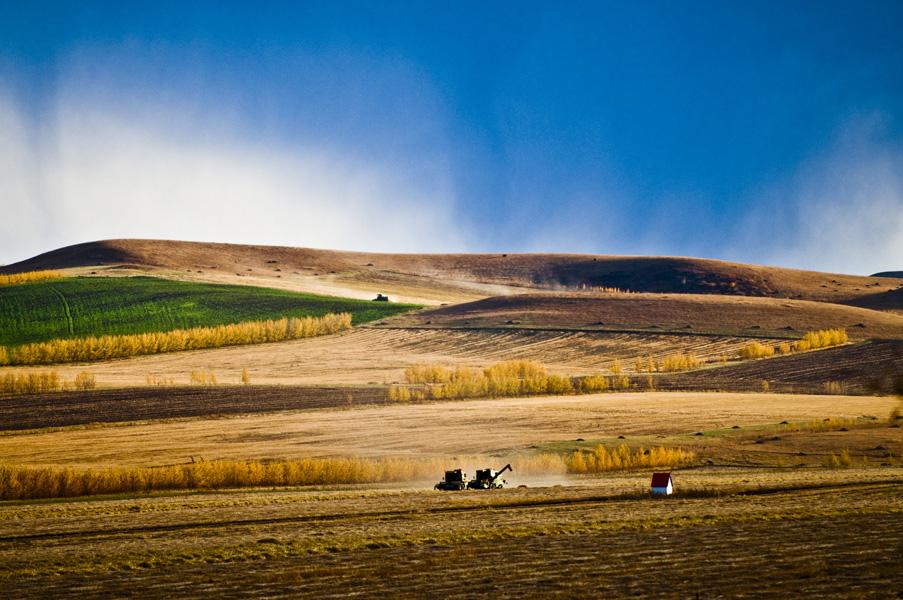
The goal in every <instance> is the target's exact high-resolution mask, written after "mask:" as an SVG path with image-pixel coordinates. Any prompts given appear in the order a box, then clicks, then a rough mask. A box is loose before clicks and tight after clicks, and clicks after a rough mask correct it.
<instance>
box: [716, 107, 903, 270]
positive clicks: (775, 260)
mask: <svg viewBox="0 0 903 600" xmlns="http://www.w3.org/2000/svg"><path fill="white" fill-rule="evenodd" d="M881 129H882V123H881V118H880V115H871V116H869V117H868V118H865V119H855V120H853V121H851V123H850V124H848V126H847V127H846V128H845V129H844V130H843V131H842V132H841V133H840V135H839V136H838V137H837V139H836V140H835V142H834V144H833V145H832V147H831V148H829V149H828V150H827V151H826V152H825V153H824V154H822V155H820V156H817V157H814V158H812V159H811V160H810V161H808V162H807V163H806V164H804V165H802V166H801V167H800V168H799V169H798V171H797V173H796V176H795V177H794V178H793V179H792V180H790V181H787V182H782V183H781V184H779V185H774V186H772V187H771V188H769V189H767V190H766V191H764V192H762V193H761V194H759V195H757V196H755V197H753V198H752V200H751V206H750V210H749V215H748V217H747V219H746V221H745V222H743V223H742V224H741V229H740V232H739V235H738V239H739V240H740V244H738V245H736V246H734V247H733V248H731V249H730V252H729V254H730V256H731V257H732V258H734V259H737V260H750V259H751V258H752V259H759V260H761V261H762V262H767V263H771V264H785V265H788V266H794V267H799V268H804V269H816V270H821V271H832V272H841V273H856V274H864V275H868V274H871V273H874V272H877V271H897V270H900V269H903V149H901V148H899V147H895V146H893V145H890V144H887V143H884V142H882V141H881V140H880V132H881Z"/></svg>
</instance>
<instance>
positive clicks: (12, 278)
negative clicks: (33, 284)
mask: <svg viewBox="0 0 903 600" xmlns="http://www.w3.org/2000/svg"><path fill="white" fill-rule="evenodd" d="M62 276H63V274H62V273H60V272H59V271H29V272H28V273H13V274H11V275H0V285H15V284H17V283H26V282H28V281H43V280H45V279H59V278H60V277H62Z"/></svg>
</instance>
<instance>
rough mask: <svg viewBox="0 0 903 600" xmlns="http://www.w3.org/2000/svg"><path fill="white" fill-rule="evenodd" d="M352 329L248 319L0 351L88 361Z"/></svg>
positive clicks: (17, 359)
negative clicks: (225, 323)
mask: <svg viewBox="0 0 903 600" xmlns="http://www.w3.org/2000/svg"><path fill="white" fill-rule="evenodd" d="M350 328H351V314H350V313H340V314H333V313H330V314H326V315H323V316H322V317H301V318H297V317H291V318H283V319H277V320H268V321H247V322H244V323H234V324H231V325H217V326H214V327H194V328H191V329H176V330H173V331H166V332H155V333H137V334H129V335H104V336H99V337H85V338H74V339H57V340H49V341H46V342H37V343H33V344H23V345H21V346H13V347H10V348H3V347H0V365H40V364H54V363H65V362H87V361H96V360H107V359H111V358H128V357H131V356H140V355H144V354H159V353H163V352H179V351H182V350H200V349H204V348H219V347H222V346H237V345H241V344H262V343H265V342H281V341H284V340H295V339H301V338H308V337H314V336H318V335H327V334H330V333H337V332H339V331H343V330H346V329H350Z"/></svg>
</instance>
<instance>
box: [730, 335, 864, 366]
mask: <svg viewBox="0 0 903 600" xmlns="http://www.w3.org/2000/svg"><path fill="white" fill-rule="evenodd" d="M848 341H849V338H848V337H847V331H846V329H819V330H817V331H807V332H806V334H805V335H804V336H803V338H802V339H799V340H796V341H795V342H792V343H788V342H783V343H781V344H778V346H777V347H775V346H771V345H769V344H763V343H761V342H750V343H749V344H747V345H745V346H743V347H742V348H741V349H740V358H742V359H743V360H750V359H753V358H768V357H769V356H774V355H775V353H777V354H790V353H791V352H806V351H807V350H818V349H819V348H829V347H831V346H840V345H842V344H846V343H847V342H848Z"/></svg>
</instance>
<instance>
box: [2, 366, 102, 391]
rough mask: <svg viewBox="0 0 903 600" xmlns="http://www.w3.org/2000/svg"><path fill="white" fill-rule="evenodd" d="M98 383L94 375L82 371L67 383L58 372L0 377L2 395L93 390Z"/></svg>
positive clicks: (12, 374) (10, 374) (8, 374)
mask: <svg viewBox="0 0 903 600" xmlns="http://www.w3.org/2000/svg"><path fill="white" fill-rule="evenodd" d="M95 387H97V382H96V380H95V378H94V375H93V374H92V373H89V372H87V371H82V372H81V373H78V374H76V376H75V378H74V379H73V380H72V381H66V380H64V379H63V378H61V377H60V376H59V374H58V373H57V372H56V371H42V372H38V373H32V372H29V373H6V374H4V375H0V393H3V394H39V393H45V392H60V391H66V390H93V389H94V388H95Z"/></svg>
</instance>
